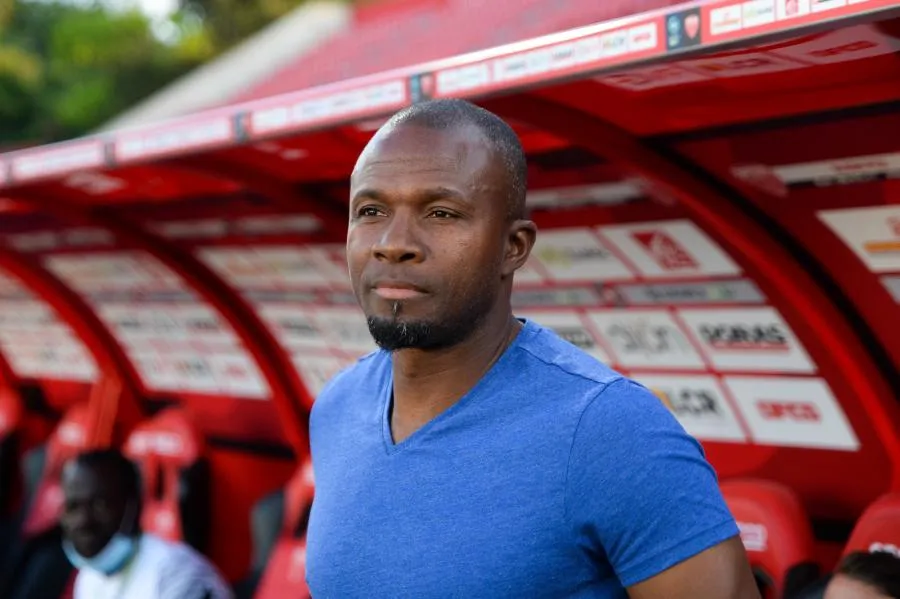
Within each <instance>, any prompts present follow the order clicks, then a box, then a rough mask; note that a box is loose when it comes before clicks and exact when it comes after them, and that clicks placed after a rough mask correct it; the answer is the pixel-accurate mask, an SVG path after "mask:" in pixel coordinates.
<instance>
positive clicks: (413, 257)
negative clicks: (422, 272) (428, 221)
mask: <svg viewBox="0 0 900 599" xmlns="http://www.w3.org/2000/svg"><path fill="white" fill-rule="evenodd" d="M372 253H373V255H374V256H375V258H377V259H378V260H382V261H384V262H395V263H396V262H421V261H422V259H423V258H424V256H425V252H424V249H423V248H422V244H421V243H420V242H419V240H418V235H417V232H416V231H415V224H414V223H413V220H412V219H411V218H410V217H408V216H404V215H403V214H394V215H393V216H392V217H391V219H390V222H388V223H387V225H386V226H385V228H384V230H383V231H382V234H381V236H380V237H379V238H378V240H377V242H376V243H375V245H374V247H373V248H372Z"/></svg>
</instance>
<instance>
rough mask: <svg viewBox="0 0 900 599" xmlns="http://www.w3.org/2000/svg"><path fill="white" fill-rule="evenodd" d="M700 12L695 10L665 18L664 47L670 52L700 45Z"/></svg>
mask: <svg viewBox="0 0 900 599" xmlns="http://www.w3.org/2000/svg"><path fill="white" fill-rule="evenodd" d="M700 29H701V20H700V11H699V10H698V9H696V8H694V9H690V10H686V11H682V12H679V13H674V14H671V15H669V16H668V17H666V45H667V46H668V47H669V49H670V50H677V49H679V48H689V47H691V46H696V45H698V44H699V43H700V38H701V36H700Z"/></svg>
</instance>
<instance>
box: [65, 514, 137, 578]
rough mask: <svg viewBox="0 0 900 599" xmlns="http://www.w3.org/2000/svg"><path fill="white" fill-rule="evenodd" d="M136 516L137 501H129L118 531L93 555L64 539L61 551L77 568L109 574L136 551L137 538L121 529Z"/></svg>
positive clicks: (113, 572)
mask: <svg viewBox="0 0 900 599" xmlns="http://www.w3.org/2000/svg"><path fill="white" fill-rule="evenodd" d="M136 516H137V503H136V502H129V504H128V507H127V508H126V510H125V514H124V515H123V516H122V523H121V525H120V526H119V531H118V532H116V534H114V535H113V536H112V538H111V539H110V540H109V542H108V543H107V544H106V545H105V546H104V547H103V549H101V550H100V552H99V553H98V554H97V555H95V556H94V557H85V556H83V555H81V554H80V553H78V551H77V550H76V549H75V545H73V544H72V542H71V541H69V540H64V541H63V544H62V546H63V551H64V552H65V554H66V557H67V558H68V559H69V562H71V564H72V565H73V566H75V568H77V569H79V570H82V569H85V568H87V569H90V570H95V571H97V572H99V573H101V574H103V575H104V576H111V575H113V574H115V573H116V572H118V571H119V570H121V569H122V568H124V567H125V566H126V565H127V564H128V562H129V561H131V558H132V557H134V554H135V553H137V548H138V538H137V536H134V535H129V534H125V533H124V532H122V531H123V530H125V529H126V526H129V525H131V524H132V523H133V521H134V518H135V517H136Z"/></svg>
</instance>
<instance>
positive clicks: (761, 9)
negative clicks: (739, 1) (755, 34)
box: [743, 0, 775, 29]
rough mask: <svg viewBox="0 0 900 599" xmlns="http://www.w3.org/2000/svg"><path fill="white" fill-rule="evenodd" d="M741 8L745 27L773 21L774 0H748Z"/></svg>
mask: <svg viewBox="0 0 900 599" xmlns="http://www.w3.org/2000/svg"><path fill="white" fill-rule="evenodd" d="M743 8H744V11H743V13H744V14H743V17H744V28H745V29H746V28H750V27H757V26H759V25H768V24H769V23H774V22H775V0H748V1H747V2H744V5H743Z"/></svg>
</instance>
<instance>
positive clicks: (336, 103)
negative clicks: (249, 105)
mask: <svg viewBox="0 0 900 599" xmlns="http://www.w3.org/2000/svg"><path fill="white" fill-rule="evenodd" d="M301 96H302V97H301V99H299V100H298V101H296V102H294V103H292V104H281V105H278V106H272V107H269V108H260V109H258V110H254V111H251V113H250V128H251V129H252V131H253V134H254V135H260V134H263V133H270V132H274V131H279V130H281V129H286V128H291V127H302V126H305V125H310V124H313V123H320V122H323V121H327V120H331V119H342V118H347V117H351V116H355V115H357V114H359V113H362V112H368V111H376V110H388V109H390V108H393V107H395V106H400V105H401V104H404V103H406V99H407V93H406V80H405V79H394V80H391V81H386V82H381V83H373V84H372V85H368V86H366V87H362V88H354V89H348V90H341V91H332V92H328V93H321V92H319V93H316V94H302V95H301Z"/></svg>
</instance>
